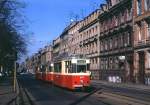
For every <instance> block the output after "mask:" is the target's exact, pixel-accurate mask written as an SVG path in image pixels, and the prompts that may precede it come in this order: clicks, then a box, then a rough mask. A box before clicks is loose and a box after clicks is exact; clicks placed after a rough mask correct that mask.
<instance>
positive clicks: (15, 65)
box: [14, 61, 16, 92]
mask: <svg viewBox="0 0 150 105" xmlns="http://www.w3.org/2000/svg"><path fill="white" fill-rule="evenodd" d="M14 92H16V61H14Z"/></svg>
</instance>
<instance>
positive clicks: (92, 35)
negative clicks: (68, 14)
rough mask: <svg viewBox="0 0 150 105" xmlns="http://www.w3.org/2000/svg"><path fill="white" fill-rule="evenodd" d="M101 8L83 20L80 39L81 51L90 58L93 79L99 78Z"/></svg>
mask: <svg viewBox="0 0 150 105" xmlns="http://www.w3.org/2000/svg"><path fill="white" fill-rule="evenodd" d="M99 13H100V10H99V9H97V10H95V11H93V12H92V13H91V14H89V15H88V16H87V17H85V18H84V19H83V20H82V21H81V22H80V24H81V28H80V29H79V36H78V40H79V41H80V43H79V49H80V53H81V54H83V55H85V56H86V57H88V58H90V71H91V73H92V77H93V79H99V68H100V59H99V52H100V50H99V49H100V47H99V44H100V43H99V38H98V37H99V33H100V25H99V21H98V16H99Z"/></svg>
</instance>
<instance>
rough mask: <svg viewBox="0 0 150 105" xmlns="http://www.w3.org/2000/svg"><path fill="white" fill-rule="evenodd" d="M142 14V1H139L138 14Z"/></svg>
mask: <svg viewBox="0 0 150 105" xmlns="http://www.w3.org/2000/svg"><path fill="white" fill-rule="evenodd" d="M141 13H142V0H137V14H138V15H141Z"/></svg>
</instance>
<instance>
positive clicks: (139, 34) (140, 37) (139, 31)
mask: <svg viewBox="0 0 150 105" xmlns="http://www.w3.org/2000/svg"><path fill="white" fill-rule="evenodd" d="M141 31H142V30H141V25H139V30H138V40H139V41H141V40H142V36H141V35H142V33H141Z"/></svg>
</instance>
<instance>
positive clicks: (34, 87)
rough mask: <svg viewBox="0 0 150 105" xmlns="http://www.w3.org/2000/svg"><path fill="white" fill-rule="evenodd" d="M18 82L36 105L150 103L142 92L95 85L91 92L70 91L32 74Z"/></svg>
mask: <svg viewBox="0 0 150 105" xmlns="http://www.w3.org/2000/svg"><path fill="white" fill-rule="evenodd" d="M18 80H19V84H20V85H21V86H22V87H23V88H24V89H26V90H27V92H28V94H29V97H30V98H31V100H32V102H33V103H34V105H129V104H130V105H149V102H150V101H149V99H150V93H148V92H147V93H146V92H144V91H140V90H134V89H128V88H117V87H111V86H106V85H103V84H96V83H94V84H92V85H93V86H94V88H93V89H92V90H91V91H89V92H83V91H70V90H67V89H62V88H60V87H56V86H54V85H53V84H51V83H47V82H43V81H39V80H36V79H35V78H34V76H33V75H31V74H26V75H21V76H19V77H18ZM31 105H32V104H31Z"/></svg>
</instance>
